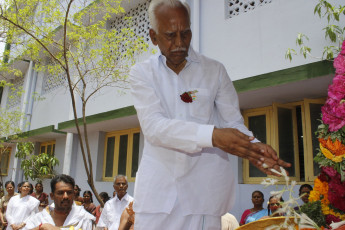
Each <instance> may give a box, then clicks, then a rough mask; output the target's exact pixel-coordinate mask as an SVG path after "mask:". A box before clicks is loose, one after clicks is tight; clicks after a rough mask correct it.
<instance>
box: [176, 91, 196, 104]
mask: <svg viewBox="0 0 345 230" xmlns="http://www.w3.org/2000/svg"><path fill="white" fill-rule="evenodd" d="M197 92H198V90H193V91H187V92H184V93H183V94H181V95H180V97H181V100H182V101H183V102H186V103H192V102H193V101H194V100H195V99H196V93H197Z"/></svg>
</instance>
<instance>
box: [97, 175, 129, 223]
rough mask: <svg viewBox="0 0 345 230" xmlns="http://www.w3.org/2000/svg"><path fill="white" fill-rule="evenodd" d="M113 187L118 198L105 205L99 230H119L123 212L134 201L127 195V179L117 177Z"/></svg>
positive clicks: (122, 176)
mask: <svg viewBox="0 0 345 230" xmlns="http://www.w3.org/2000/svg"><path fill="white" fill-rule="evenodd" d="M113 187H114V189H115V191H116V196H115V197H113V198H112V199H110V200H108V201H107V203H105V205H104V208H103V211H102V214H101V216H100V218H99V221H98V224H97V229H107V230H118V229H119V225H120V219H121V215H122V212H123V210H125V208H126V207H127V206H128V205H129V203H130V202H131V201H133V197H131V196H130V195H129V194H128V193H127V189H128V182H127V177H125V176H124V175H117V176H116V177H115V181H114V185H113Z"/></svg>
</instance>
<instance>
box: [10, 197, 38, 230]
mask: <svg viewBox="0 0 345 230" xmlns="http://www.w3.org/2000/svg"><path fill="white" fill-rule="evenodd" d="M39 204H40V201H39V200H37V199H36V198H34V197H32V196H30V195H27V196H25V197H23V198H21V197H20V195H17V196H13V197H12V198H11V199H10V202H8V206H7V210H6V219H7V222H8V225H7V228H6V229H7V230H12V227H11V225H12V224H21V223H23V222H24V223H26V221H27V219H28V218H29V217H30V216H31V215H33V214H35V213H37V212H38V206H39Z"/></svg>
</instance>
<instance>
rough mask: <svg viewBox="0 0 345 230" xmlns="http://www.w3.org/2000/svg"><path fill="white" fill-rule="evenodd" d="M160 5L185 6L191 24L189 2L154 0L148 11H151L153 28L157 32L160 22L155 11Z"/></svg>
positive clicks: (150, 16) (150, 17) (150, 18)
mask: <svg viewBox="0 0 345 230" xmlns="http://www.w3.org/2000/svg"><path fill="white" fill-rule="evenodd" d="M160 5H166V6H170V7H172V8H174V7H180V6H183V7H184V8H185V9H186V10H187V12H188V16H189V24H190V7H189V5H188V3H186V2H182V1H180V0H152V1H151V3H150V6H149V9H148V13H149V20H150V24H151V28H152V29H153V30H154V31H156V33H158V23H157V19H156V14H155V11H156V9H157V7H158V6H160Z"/></svg>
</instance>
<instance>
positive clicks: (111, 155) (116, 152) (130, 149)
mask: <svg viewBox="0 0 345 230" xmlns="http://www.w3.org/2000/svg"><path fill="white" fill-rule="evenodd" d="M139 141H140V129H139V128H136V129H129V130H122V131H116V132H110V133H107V134H106V136H105V148H104V163H103V180H105V181H113V178H114V177H115V176H116V175H118V174H122V175H126V176H127V178H128V181H129V182H133V181H135V176H136V172H137V170H138V164H139Z"/></svg>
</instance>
